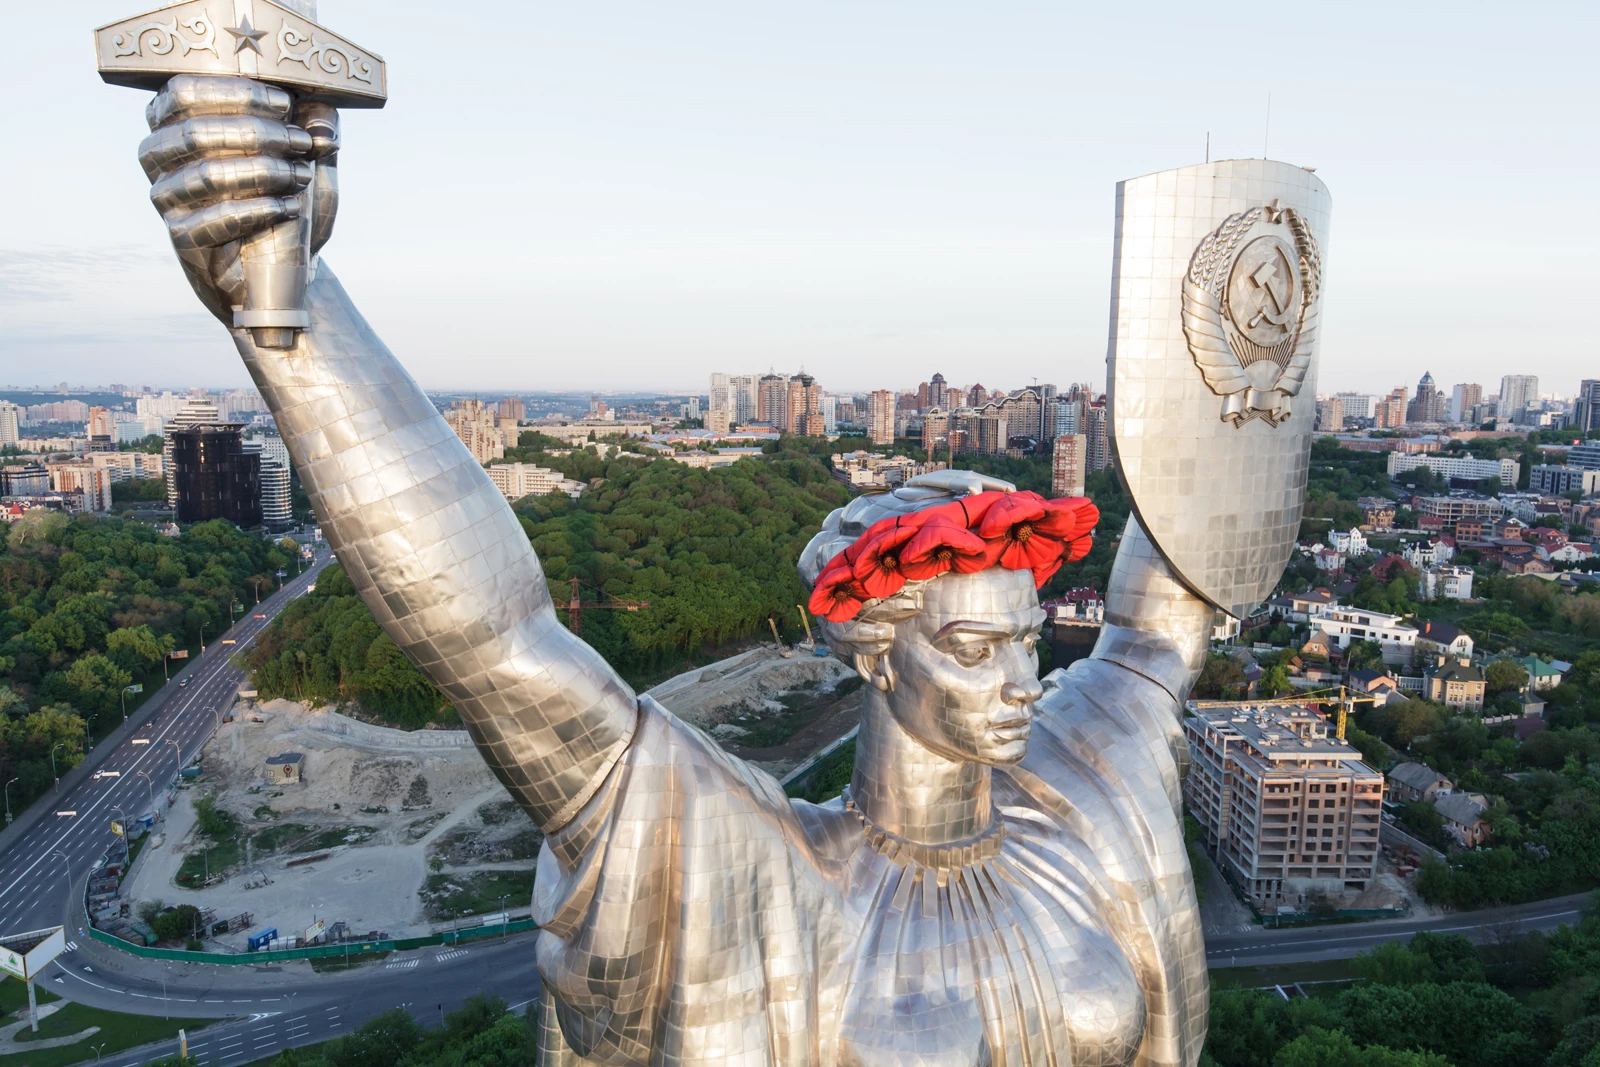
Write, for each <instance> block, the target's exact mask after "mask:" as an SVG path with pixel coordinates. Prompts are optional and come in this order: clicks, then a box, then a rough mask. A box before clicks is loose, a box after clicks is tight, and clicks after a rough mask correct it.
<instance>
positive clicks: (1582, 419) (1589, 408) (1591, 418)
mask: <svg viewBox="0 0 1600 1067" xmlns="http://www.w3.org/2000/svg"><path fill="white" fill-rule="evenodd" d="M1570 425H1571V426H1572V428H1573V429H1575V430H1577V431H1578V432H1579V433H1581V434H1585V435H1587V434H1588V433H1589V432H1590V431H1593V430H1600V379H1595V378H1585V379H1584V380H1583V381H1581V382H1579V383H1578V398H1577V400H1576V401H1575V402H1574V403H1573V406H1572V422H1571V423H1570Z"/></svg>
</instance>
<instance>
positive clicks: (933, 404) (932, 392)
mask: <svg viewBox="0 0 1600 1067" xmlns="http://www.w3.org/2000/svg"><path fill="white" fill-rule="evenodd" d="M947 391H948V386H947V385H946V383H945V380H944V375H942V374H937V373H936V374H934V376H933V377H932V379H930V380H929V382H928V407H930V408H950V407H956V406H959V405H953V404H951V403H949V401H948V400H946V398H945V393H946V392H947Z"/></svg>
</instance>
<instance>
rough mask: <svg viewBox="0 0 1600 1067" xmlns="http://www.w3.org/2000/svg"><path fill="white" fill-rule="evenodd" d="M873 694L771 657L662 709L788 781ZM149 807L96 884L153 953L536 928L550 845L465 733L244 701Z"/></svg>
mask: <svg viewBox="0 0 1600 1067" xmlns="http://www.w3.org/2000/svg"><path fill="white" fill-rule="evenodd" d="M586 607H587V605H586ZM858 687H859V679H858V678H857V676H856V674H855V672H854V671H852V670H850V669H849V668H847V667H845V666H844V665H843V664H841V663H840V662H838V661H837V660H836V659H833V658H831V657H827V656H823V655H816V654H813V650H812V649H811V648H799V649H791V648H786V647H783V646H782V645H779V646H770V645H767V646H762V647H759V648H755V649H752V650H749V651H747V652H744V653H741V654H739V655H737V656H733V657H730V658H728V659H725V660H721V661H719V662H717V663H713V664H711V665H709V666H706V667H702V668H699V669H696V670H694V671H690V672H688V673H686V674H683V675H679V676H677V677H675V678H672V679H670V680H668V681H667V682H664V683H662V684H661V685H659V686H657V687H655V688H654V689H652V690H650V691H649V695H650V696H651V697H653V698H654V699H656V700H657V701H659V702H660V703H661V704H662V705H663V706H664V707H666V708H667V709H668V710H669V711H672V712H673V713H674V714H676V715H678V716H679V717H680V718H682V719H683V720H684V721H685V722H687V723H689V724H690V725H693V726H696V727H699V728H701V729H704V730H706V731H707V732H708V733H709V734H710V735H711V736H712V737H713V738H715V739H716V740H717V741H718V742H719V743H720V744H722V745H723V746H724V747H726V748H728V749H729V750H730V751H732V752H734V753H735V754H736V755H740V756H742V757H745V758H749V759H751V761H752V762H754V763H756V764H757V765H758V766H761V767H762V768H763V769H764V770H767V771H768V772H769V773H772V774H774V775H775V776H780V777H781V776H782V775H783V774H784V773H785V772H786V771H787V770H789V769H790V768H792V767H793V766H795V765H796V764H798V763H799V762H801V761H802V760H803V759H804V758H805V757H806V756H807V755H809V754H810V753H811V752H813V751H815V750H816V749H817V748H820V747H822V746H823V745H825V744H827V743H828V742H830V741H832V740H834V739H836V738H837V737H838V736H839V735H841V734H843V733H845V732H847V731H849V730H850V729H851V728H853V727H854V726H855V724H856V721H857V719H858V717H859V703H860V699H861V694H860V693H859V692H858V691H857V690H858ZM151 800H152V803H151V807H152V812H151V817H150V818H141V819H134V820H133V821H132V822H131V823H130V824H129V825H128V826H127V827H126V829H127V831H128V834H127V837H126V838H124V839H122V840H124V841H125V842H126V843H127V844H126V845H125V846H123V847H119V848H118V849H113V853H115V854H114V855H108V856H107V859H106V862H105V864H103V865H102V867H101V868H100V869H99V870H97V871H96V873H95V877H94V879H93V880H92V883H91V886H90V907H91V914H92V915H94V917H95V920H96V925H97V926H99V927H101V928H102V929H106V930H107V931H109V932H113V933H115V934H117V935H118V936H120V937H123V938H125V939H127V940H130V941H134V942H136V943H146V944H150V943H155V942H156V941H158V940H159V941H162V942H163V943H171V942H172V941H173V940H174V936H173V932H172V928H173V922H174V920H173V918H172V917H173V916H174V915H175V914H179V913H180V912H181V914H182V915H184V916H186V917H187V918H186V919H185V927H186V928H185V929H184V930H183V931H182V936H181V937H180V938H178V940H183V941H187V942H190V943H191V946H192V942H193V941H202V942H203V943H204V947H205V948H206V949H207V950H208V951H238V952H244V951H250V950H253V949H257V948H283V947H295V945H296V944H297V943H300V942H303V941H310V942H317V941H322V940H340V939H343V938H345V937H348V938H350V939H358V940H359V939H374V938H378V937H410V936H421V935H427V934H430V933H436V932H439V931H441V930H446V929H450V928H453V927H459V926H464V925H472V924H481V923H483V922H485V921H495V920H496V919H498V918H500V917H503V916H505V915H507V914H508V913H509V914H524V915H525V914H526V912H527V908H528V902H529V899H530V896H531V892H532V887H533V877H534V867H535V860H536V857H537V855H538V852H539V848H540V845H541V843H542V840H543V839H542V835H541V834H540V833H539V831H538V829H537V828H536V827H535V826H534V825H533V823H532V822H531V821H530V820H529V819H528V817H527V816H526V815H524V814H523V812H522V811H521V810H520V809H519V808H518V807H517V806H516V805H515V804H514V803H512V802H511V801H510V800H509V798H508V797H507V794H506V792H505V790H504V789H503V788H502V787H501V785H500V783H499V782H498V781H497V780H496V779H495V778H494V776H493V775H492V774H491V773H490V772H489V770H488V768H487V767H486V766H485V764H484V762H483V760H482V758H481V757H480V756H479V755H478V752H477V750H476V748H475V747H474V746H473V745H472V743H471V740H470V738H469V737H468V735H467V733H466V731H464V730H440V729H427V730H416V731H404V730H398V729H391V728H388V727H384V726H378V725H374V724H372V723H367V722H361V721H358V720H357V719H355V718H352V717H350V716H346V715H343V714H341V713H339V712H338V711H336V710H334V709H332V708H311V707H307V706H305V705H303V704H299V703H295V702H292V701H284V700H273V701H268V702H265V703H262V704H257V703H255V702H254V701H252V700H249V699H247V698H246V699H242V700H240V701H239V702H238V703H237V704H236V705H235V706H234V707H233V709H232V712H231V714H229V715H226V716H224V717H223V719H222V721H221V722H220V724H219V726H218V729H217V732H216V734H215V735H214V736H213V737H212V739H211V740H210V741H209V742H208V743H207V744H206V745H205V747H204V748H203V750H202V752H201V755H200V758H199V759H198V760H197V761H196V762H195V763H194V764H192V765H191V766H189V767H187V768H185V769H184V771H183V774H182V775H181V776H179V777H178V778H176V779H175V780H174V782H173V784H172V786H171V787H169V788H167V789H165V790H153V791H152V798H151ZM185 905H188V906H191V907H190V908H185V907H184V906H185ZM158 931H161V932H162V933H158Z"/></svg>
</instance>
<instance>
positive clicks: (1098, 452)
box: [1083, 398, 1111, 474]
mask: <svg viewBox="0 0 1600 1067" xmlns="http://www.w3.org/2000/svg"><path fill="white" fill-rule="evenodd" d="M1108 418H1109V415H1108V413H1107V411H1106V402H1105V400H1104V399H1103V398H1102V399H1100V400H1096V401H1094V402H1093V403H1091V404H1090V405H1089V406H1088V408H1086V409H1085V410H1084V419H1083V435H1084V437H1086V438H1087V439H1088V448H1087V451H1086V453H1085V454H1086V455H1087V456H1088V460H1089V461H1088V464H1087V465H1086V466H1085V470H1086V471H1087V472H1088V473H1089V474H1093V473H1094V472H1095V471H1103V470H1105V469H1106V468H1107V467H1109V466H1111V440H1110V436H1109V435H1110V424H1109V422H1108V421H1107V419H1108Z"/></svg>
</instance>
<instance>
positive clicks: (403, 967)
mask: <svg viewBox="0 0 1600 1067" xmlns="http://www.w3.org/2000/svg"><path fill="white" fill-rule="evenodd" d="M421 963H422V961H421V960H419V959H417V958H416V957H415V956H412V957H411V958H410V959H405V960H390V961H389V962H388V963H385V964H384V965H383V969H384V970H386V971H409V970H411V969H412V968H413V967H416V966H418V965H419V964H421Z"/></svg>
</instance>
